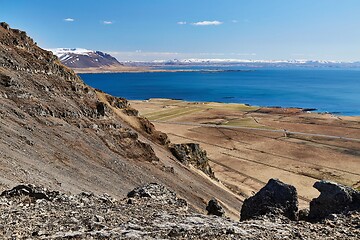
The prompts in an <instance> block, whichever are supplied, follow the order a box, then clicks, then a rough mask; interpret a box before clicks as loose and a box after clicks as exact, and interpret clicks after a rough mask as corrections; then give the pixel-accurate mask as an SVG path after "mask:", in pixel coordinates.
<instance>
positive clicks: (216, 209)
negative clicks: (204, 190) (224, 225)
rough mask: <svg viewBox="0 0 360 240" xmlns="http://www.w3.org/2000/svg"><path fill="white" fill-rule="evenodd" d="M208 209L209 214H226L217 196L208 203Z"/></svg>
mask: <svg viewBox="0 0 360 240" xmlns="http://www.w3.org/2000/svg"><path fill="white" fill-rule="evenodd" d="M206 210H207V211H208V215H215V216H219V217H222V216H224V214H225V211H224V209H223V207H222V206H221V205H220V204H219V203H218V201H217V200H216V199H215V198H213V199H211V200H210V201H209V203H208V205H207V206H206Z"/></svg>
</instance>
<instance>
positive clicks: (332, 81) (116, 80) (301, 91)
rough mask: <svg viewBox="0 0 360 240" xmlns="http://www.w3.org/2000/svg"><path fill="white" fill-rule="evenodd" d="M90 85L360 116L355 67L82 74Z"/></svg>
mask: <svg viewBox="0 0 360 240" xmlns="http://www.w3.org/2000/svg"><path fill="white" fill-rule="evenodd" d="M80 76H81V78H82V79H83V80H84V81H85V82H86V83H87V84H89V85H90V86H92V87H95V88H98V89H101V90H103V91H105V92H107V93H110V94H112V95H114V96H121V97H125V98H127V99H130V100H144V99H149V98H172V99H183V100H187V101H216V102H226V103H229V102H233V103H247V104H251V105H257V106H281V107H302V108H316V109H317V110H318V111H320V112H332V113H337V114H340V115H360V71H359V70H284V69H280V70H279V69H276V70H264V69H261V70H255V71H248V72H213V73H210V72H175V73H174V72H168V73H166V72H159V73H109V74H104V73H103V74H81V75H80Z"/></svg>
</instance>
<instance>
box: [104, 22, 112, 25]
mask: <svg viewBox="0 0 360 240" xmlns="http://www.w3.org/2000/svg"><path fill="white" fill-rule="evenodd" d="M103 24H105V25H110V24H113V22H112V21H103Z"/></svg>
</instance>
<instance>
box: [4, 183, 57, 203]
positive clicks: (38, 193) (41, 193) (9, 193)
mask: <svg viewBox="0 0 360 240" xmlns="http://www.w3.org/2000/svg"><path fill="white" fill-rule="evenodd" d="M56 195H58V192H50V191H47V190H46V189H43V188H40V187H35V186H33V185H18V186H16V187H14V188H12V189H10V190H6V191H3V192H2V193H1V195H0V196H1V197H18V196H29V197H30V198H34V199H45V200H48V201H50V200H51V199H52V198H54V197H55V196H56Z"/></svg>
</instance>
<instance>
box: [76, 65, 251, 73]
mask: <svg viewBox="0 0 360 240" xmlns="http://www.w3.org/2000/svg"><path fill="white" fill-rule="evenodd" d="M72 70H73V71H74V72H75V73H76V74H100V73H161V72H167V73H171V72H173V73H176V72H200V73H217V72H253V71H256V70H227V69H161V68H156V69H155V68H151V67H132V66H129V67H123V66H122V67H105V68H72Z"/></svg>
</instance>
